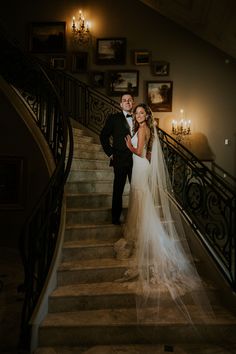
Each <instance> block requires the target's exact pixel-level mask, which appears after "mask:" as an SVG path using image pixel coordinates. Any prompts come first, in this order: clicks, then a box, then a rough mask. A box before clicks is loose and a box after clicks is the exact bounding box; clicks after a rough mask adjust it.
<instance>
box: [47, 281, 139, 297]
mask: <svg viewBox="0 0 236 354" xmlns="http://www.w3.org/2000/svg"><path fill="white" fill-rule="evenodd" d="M136 286H137V282H135V281H133V282H123V283H119V282H102V283H90V284H89V283H87V284H86V283H84V284H83V283H82V284H71V285H64V286H60V287H58V288H56V289H55V290H54V291H53V292H52V294H51V297H61V296H63V297H66V296H81V295H88V294H89V295H90V296H98V295H104V294H106V295H108V294H114V295H118V294H134V293H135V288H136Z"/></svg>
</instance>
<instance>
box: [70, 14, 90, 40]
mask: <svg viewBox="0 0 236 354" xmlns="http://www.w3.org/2000/svg"><path fill="white" fill-rule="evenodd" d="M72 36H73V41H74V42H75V43H77V44H78V45H86V44H88V43H89V40H90V23H89V21H85V17H84V15H83V12H82V10H79V18H78V21H76V17H75V16H73V18H72Z"/></svg>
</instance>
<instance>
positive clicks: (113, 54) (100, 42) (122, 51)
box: [96, 38, 126, 65]
mask: <svg viewBox="0 0 236 354" xmlns="http://www.w3.org/2000/svg"><path fill="white" fill-rule="evenodd" d="M96 63H97V64H105V65H109V64H118V65H119V64H125V63H126V38H98V39H97V47H96Z"/></svg>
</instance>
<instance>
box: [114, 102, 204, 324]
mask: <svg viewBox="0 0 236 354" xmlns="http://www.w3.org/2000/svg"><path fill="white" fill-rule="evenodd" d="M133 117H134V118H133V119H134V135H133V137H132V139H131V137H130V136H127V137H126V144H127V147H128V148H129V149H130V150H131V152H132V153H133V171H132V180H131V186H130V196H129V206H128V213H127V218H126V223H125V225H124V237H123V238H122V239H120V240H119V241H117V242H116V244H115V247H114V249H115V252H116V257H117V258H118V259H124V258H129V259H130V264H132V265H131V266H130V267H129V268H128V270H127V272H126V273H125V274H124V277H123V278H122V279H119V280H118V281H135V282H136V283H135V284H137V288H136V304H137V315H138V320H139V321H142V322H145V321H146V322H150V321H151V322H152V321H153V320H154V321H155V320H157V319H158V321H160V319H161V317H162V314H161V313H162V312H161V311H162V308H163V307H161V306H162V304H163V305H164V304H165V308H166V306H167V308H168V306H169V304H171V305H173V304H175V305H177V306H175V309H177V310H178V312H179V314H180V315H181V314H182V316H183V318H184V321H188V322H190V323H194V322H195V319H194V316H195V315H197V317H199V313H200V312H199V311H200V310H201V313H202V315H203V316H205V315H206V313H207V312H208V313H209V311H210V305H209V302H208V300H207V297H206V295H205V292H204V289H203V286H202V282H201V279H200V277H199V275H198V273H197V270H196V268H195V265H194V262H193V259H192V257H191V252H190V249H189V247H188V243H187V241H186V237H185V233H184V229H183V226H182V221H181V217H180V213H179V211H178V209H177V207H176V204H175V203H174V197H173V193H172V190H171V185H170V182H169V178H168V172H167V168H166V166H165V162H164V158H163V154H162V149H161V146H160V142H159V139H158V136H157V131H156V128H155V125H154V120H153V117H152V112H151V110H150V108H149V107H148V106H147V105H146V104H139V105H137V106H136V107H135V109H134V115H133ZM150 151H151V159H149V158H147V157H149V156H150ZM186 294H188V296H187V297H186ZM190 299H191V301H192V302H193V304H194V305H196V306H197V313H196V311H194V312H195V314H194V313H190V311H189V309H188V306H187V304H189V303H191V301H190ZM169 309H170V307H169ZM162 319H163V320H165V319H164V318H162Z"/></svg>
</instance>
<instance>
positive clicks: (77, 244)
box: [63, 239, 114, 248]
mask: <svg viewBox="0 0 236 354" xmlns="http://www.w3.org/2000/svg"><path fill="white" fill-rule="evenodd" d="M113 245H114V242H109V241H104V240H93V239H91V240H90V239H88V240H80V241H65V242H64V245H63V248H84V247H107V246H110V247H111V246H113Z"/></svg>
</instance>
